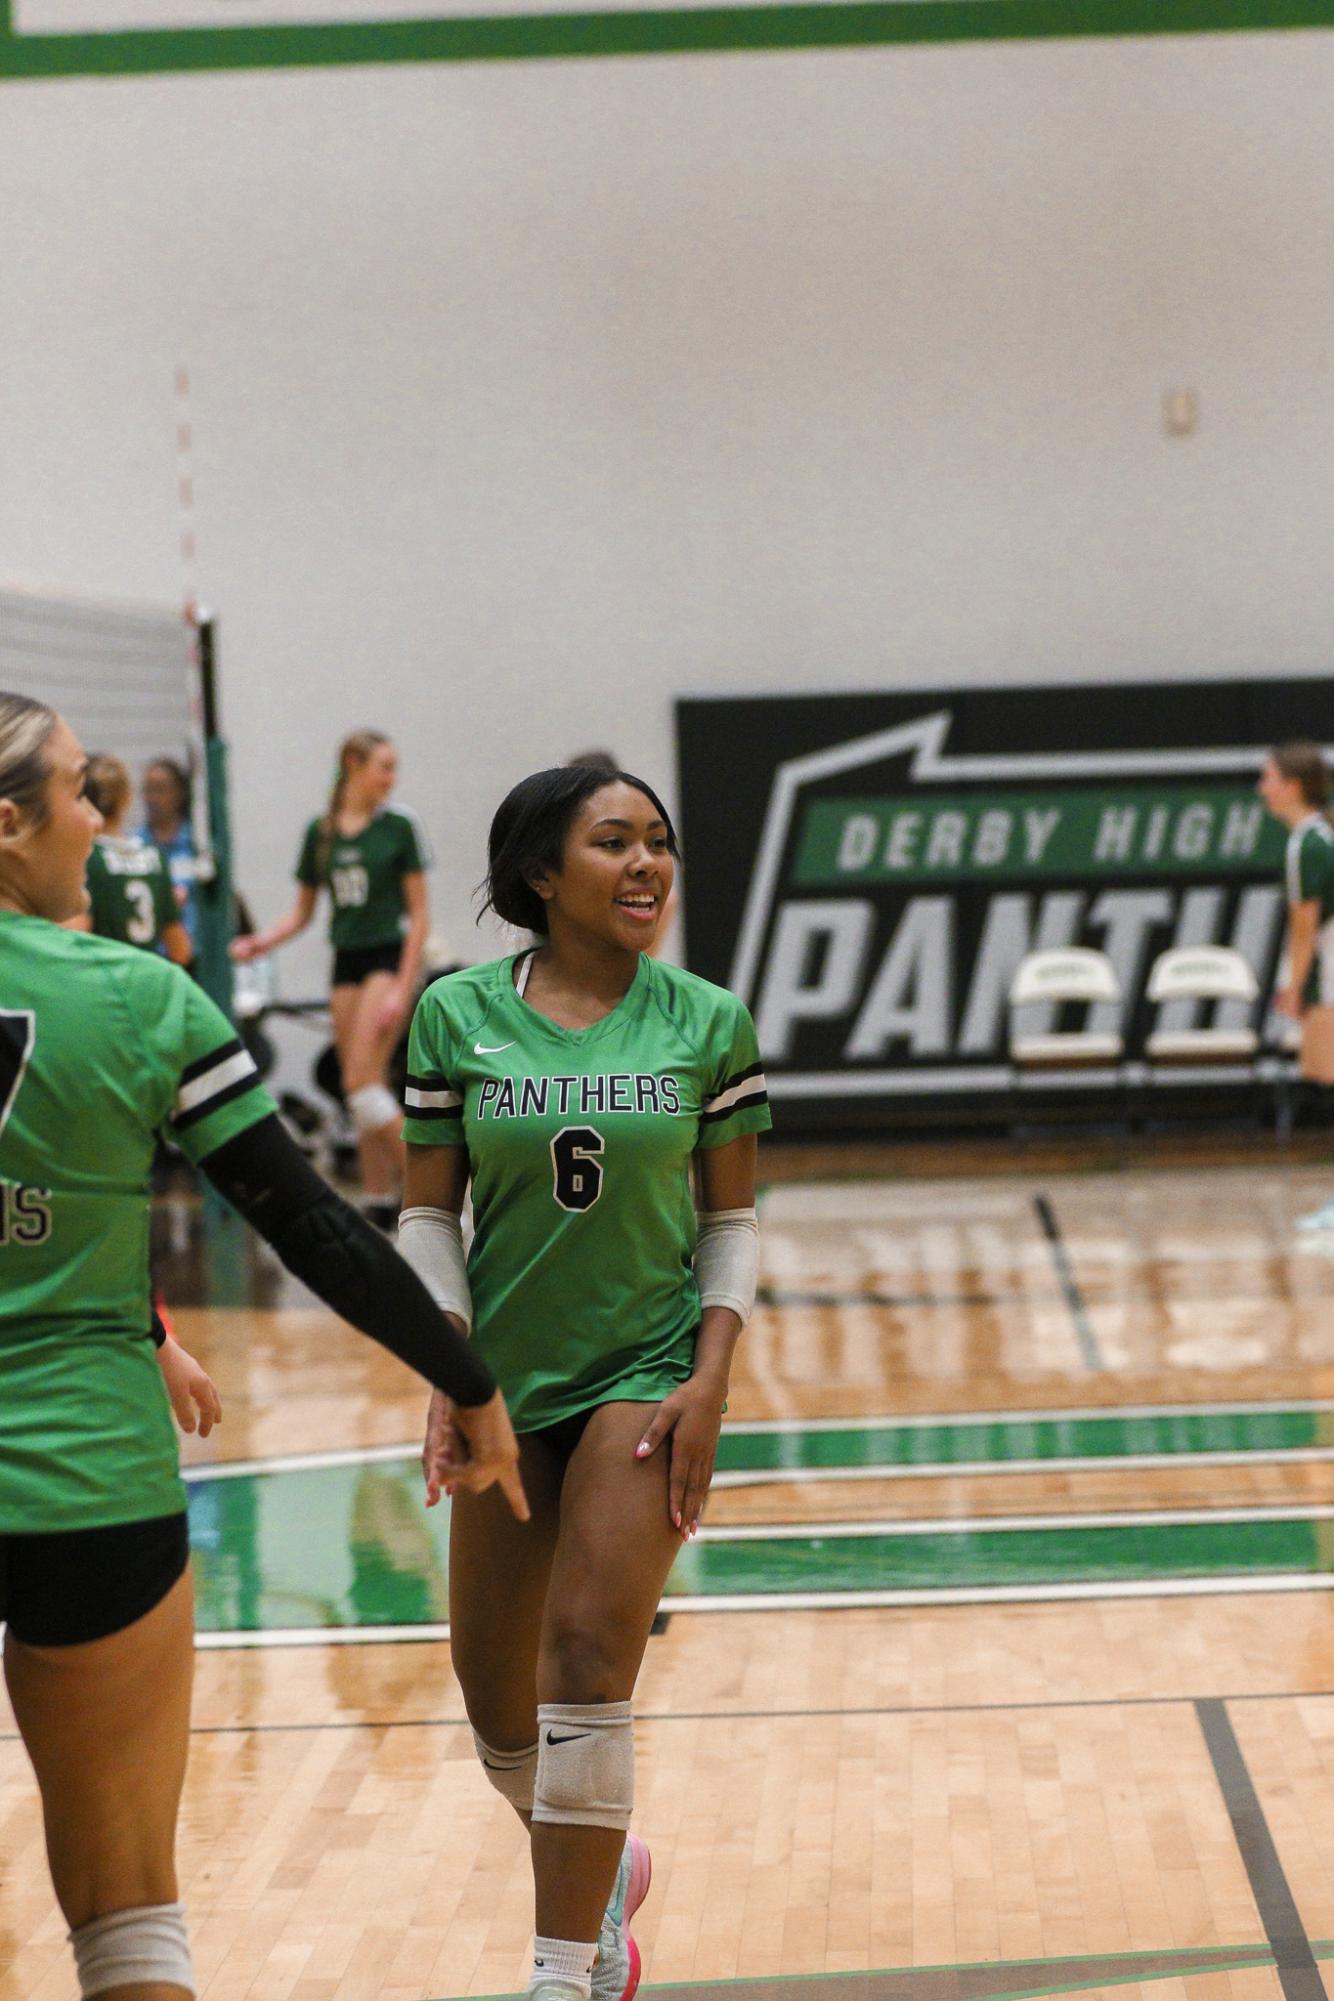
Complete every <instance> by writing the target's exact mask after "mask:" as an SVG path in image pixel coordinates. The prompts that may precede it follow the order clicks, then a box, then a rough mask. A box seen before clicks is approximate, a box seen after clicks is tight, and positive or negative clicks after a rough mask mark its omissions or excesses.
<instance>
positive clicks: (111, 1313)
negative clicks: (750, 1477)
mask: <svg viewBox="0 0 1334 2001" xmlns="http://www.w3.org/2000/svg"><path fill="white" fill-rule="evenodd" d="M86 763H87V760H86V759H85V758H84V756H83V754H82V752H81V750H80V748H79V745H78V743H77V741H76V739H75V737H74V735H73V733H72V732H71V731H70V729H69V728H68V726H67V725H66V724H65V723H64V722H62V721H61V720H60V719H59V718H58V717H56V716H55V715H54V714H53V713H52V712H51V711H50V710H49V709H47V708H45V707H44V706H42V705H41V704H39V703H36V702H32V701H29V700H27V699H25V698H24V697H22V696H14V695H0V1620H4V1621H5V1622H6V1631H5V1645H4V1666H5V1679H6V1683H7V1686H8V1689H9V1694H10V1698H11V1701H12V1703H13V1707H14V1713H15V1716H16V1718H17V1720H18V1725H19V1729H20V1731H21V1733H22V1736H23V1741H24V1744H25V1745H26V1747H27V1750H28V1753H29V1756H30V1757H31V1759H32V1762H33V1766H34V1769H35V1771H36V1774H37V1779H38V1783H39V1786H40V1789H41V1795H42V1808H43V1815H44V1820H45V1828H46V1840H47V1852H48V1855H49V1858H50V1864H51V1873H52V1878H53V1881H54V1883H55V1888H56V1894H57V1896H58V1898H59V1901H60V1905H61V1909H62V1910H63V1911H64V1913H65V1916H66V1918H67V1920H68V1922H69V1924H70V1926H71V1943H72V1944H73V1946H74V1951H75V1959H76V1964H77V1967H78V1972H79V1980H80V1988H81V1992H82V1993H83V1994H84V1995H86V1996H91V1995H96V1994H106V1993H115V1994H116V1995H117V1996H118V1997H119V2001H181V1997H183V1996H190V1995H193V1993H194V1991H195V1988H194V1979H193V1974H192V1972H191V1967H190V1955H189V1948H188V1943H187V1940H186V1933H185V1922H184V1914H183V1911H182V1909H181V1906H180V1904H179V1903H178V1902H177V1901H176V1892H177V1886H176V1873H175V1862H174V1854H173V1850H174V1835H175V1825H176V1812H177V1807H178V1803H179V1798H180V1790H181V1783H182V1779H183V1776H184V1771H185V1757H186V1749H187V1743H188V1732H189V1706H190V1675H191V1665H192V1659H193V1634H192V1617H191V1593H190V1582H189V1573H188V1547H187V1540H186V1533H185V1512H184V1510H185V1496H184V1490H183V1488H182V1486H181V1482H180V1477H179V1473H178V1470H177V1462H176V1447H175V1439H174V1435H173V1433H172V1429H171V1421H170V1415H169V1410H168V1404H167V1398H166V1395H165V1392H164V1390H163V1387H162V1381H161V1378H160V1376H159V1374H158V1370H157V1366H156V1364H155V1362H154V1360H153V1350H152V1344H151V1342H150V1340H149V1338H148V1334H147V1328H148V1319H149V1315H148V1258H147V1249H148V1173H149V1165H150V1161H151V1157H152V1151H153V1146H154V1142H155V1136H156V1133H157V1131H158V1129H159V1128H160V1127H163V1126H166V1127H168V1128H169V1129H170V1131H171V1133H172V1136H173V1138H174V1139H175V1140H176V1141H177V1142H178V1144H179V1145H180V1146H181V1147H182V1148H183V1150H184V1151H185V1152H186V1153H187V1154H189V1156H190V1157H191V1158H192V1159H194V1160H195V1161H197V1162H198V1163H199V1164H200V1165H202V1167H203V1168H204V1171H205V1172H206V1173H207V1174H208V1175H209V1177H210V1179H211V1180H212V1181H213V1183H214V1185H215V1186H216V1187H218V1188H219V1189H220V1190H221V1191H222V1193H223V1194H224V1195H226V1196H227V1197H228V1199H229V1200H231V1201H232V1202H233V1203H234V1204H235V1206H236V1207H237V1208H238V1209H239V1210H240V1211H241V1213H242V1214H243V1215H245V1216H246V1217H247V1218H248V1219H249V1220H250V1221H251V1222H252V1223H253V1224H254V1225H255V1227H256V1228H257V1229H259V1230H260V1231H261V1233H262V1234H263V1235H264V1236H266V1237H267V1239H268V1240H269V1242H270V1243H272V1244H273V1246H274V1248H275V1249H276V1250H277V1251H278V1253H279V1255H280V1256H281V1257H282V1258H283V1260H284V1262H285V1263H286V1264H287V1265H288V1267H289V1269H291V1270H293V1271H294V1272H296V1273H297V1275H298V1276H300V1277H302V1278H304V1279H306V1281H307V1282H308V1283H309V1284H311V1285H312V1287H313V1288H314V1290H315V1291H317V1292H318V1293H319V1294H320V1296H321V1297H322V1298H324V1299H325V1300H326V1301H327V1302H328V1303H329V1304H331V1305H332V1306H334V1307H335V1309H336V1310H338V1311H339V1312H341V1313H343V1314H344V1315H345V1316H346V1317H347V1318H349V1319H351V1320H353V1321H354V1323H355V1324H357V1325H359V1326H361V1327H362V1328H363V1329H364V1330H365V1331H366V1332H368V1333H371V1334H373V1335H374V1336H375V1337H376V1338H377V1339H379V1340H381V1341H383V1342H384V1344H385V1345H386V1346H387V1347H389V1348H390V1349H391V1350H392V1351H393V1352H394V1353H396V1354H398V1355H399V1356H401V1357H402V1359H404V1360H405V1361H407V1362H409V1363H410V1364H412V1365H413V1366H415V1367H416V1368H417V1369H418V1370H419V1372H420V1373H421V1374H422V1375H424V1376H425V1377H426V1378H427V1379H428V1380H429V1381H432V1382H434V1383H436V1384H437V1385H438V1386H440V1387H442V1388H446V1389H448V1390H449V1391H450V1393H451V1395H452V1396H455V1397H457V1396H462V1397H463V1399H464V1401H465V1405H466V1408H465V1409H464V1410H463V1411H462V1412H456V1414H455V1416H456V1422H458V1423H459V1424H460V1425H461V1437H462V1439H463V1440H464V1441H465V1446H464V1447H463V1448H461V1449H459V1450H458V1451H456V1457H457V1458H458V1459H459V1461H460V1467H459V1470H458V1472H457V1474H456V1476H455V1477H458V1478H459V1479H461V1481H462V1483H463V1484H464V1486H476V1487H478V1488H482V1487H484V1486H486V1485H488V1484H490V1483H491V1482H493V1481H498V1482H499V1483H500V1484H501V1487H502V1489H503V1491H505V1492H506V1493H507V1495H508V1496H509V1499H510V1501H511V1503H512V1505H513V1506H514V1507H515V1508H516V1510H517V1511H519V1512H520V1513H523V1512H525V1504H524V1501H523V1496H522V1490H521V1487H520V1485H519V1482H518V1476H517V1473H516V1471H515V1460H516V1458H517V1448H516V1447H515V1445H514V1441H513V1435H512V1432H511V1431H510V1427H509V1420H508V1417H507V1415H506V1413H505V1409H504V1404H503V1400H502V1399H501V1398H500V1396H499V1394H498V1393H497V1392H496V1390H495V1384H494V1378H493V1377H492V1375H491V1373H490V1371H489V1370H488V1369H487V1367H486V1365H485V1363H484V1362H482V1361H481V1359H480V1357H479V1355H478V1353H477V1351H476V1349H474V1348H471V1347H470V1346H469V1345H468V1344H467V1343H465V1342H463V1341H461V1340H460V1339H459V1337H458V1335H457V1333H456V1332H455V1331H454V1330H453V1329H452V1328H451V1327H450V1326H449V1324H448V1322H447V1321H446V1320H445V1318H444V1317H443V1316H442V1315H441V1314H440V1312H439V1310H438V1309H437V1308H436V1307H435V1306H434V1305H433V1304H432V1302H431V1300H430V1298H429V1296H428V1295H427V1293H426V1292H425V1291H424V1289H423V1288H422V1286H421V1284H420V1282H419V1281H418V1280H417V1279H416V1278H415V1277H414V1276H413V1274H412V1273H411V1272H410V1271H409V1270H408V1268H407V1266H406V1265H404V1264H403V1262H402V1260H401V1259H400V1258H398V1257H397V1256H396V1254H395V1253H394V1252H393V1251H392V1250H391V1249H390V1248H389V1246H388V1245H387V1244H386V1243H385V1242H384V1240H383V1238H382V1237H380V1236H379V1235H378V1234H377V1232H375V1231H374V1230H372V1229H371V1228H370V1226H369V1225H368V1224H367V1223H365V1222H364V1221H363V1220H362V1219H361V1218H360V1217H359V1216H357V1214H356V1213H355V1211H353V1210H351V1209H349V1208H348V1206H347V1205H346V1204H345V1203H342V1202H340V1201H339V1200H338V1198H337V1197H336V1196H335V1195H334V1194H333V1192H332V1190H331V1189H329V1188H328V1187H327V1186H326V1184H325V1183H324V1182H323V1181H321V1179H320V1177H319V1176H318V1175H316V1174H314V1173H313V1172H312V1170H311V1169H310V1168H309V1167H308V1165H307V1164H306V1162H305V1160H304V1159H303V1158H302V1156H301V1154H300V1153H299V1152H298V1151H297V1149H296V1147H295V1146H294V1145H293V1144H292V1142H291V1141H290V1140H289V1139H288V1137H287V1134H286V1132H285V1131H284V1129H283V1127H282V1125H281V1123H280V1122H279V1120H278V1119H277V1117H276V1115H275V1114H274V1111H273V1107H272V1103H271V1101H270V1099H269V1098H268V1095H267V1093H266V1092H265V1091H264V1089H263V1087H262V1085H261V1084H260V1082H259V1078H258V1076H257V1074H256V1072H255V1068H254V1064H253V1063H252V1062H251V1059H250V1057H249V1056H248V1055H247V1054H246V1052H245V1050H244V1049H243V1048H242V1047H241V1045H240V1043H239V1042H238V1041H237V1039H236V1037H235V1035H234V1033H233V1031H232V1028H231V1025H230V1023H229V1022H228V1021H227V1020H226V1018H225V1017H224V1016H223V1015H222V1014H220V1013H219V1012H218V1010H217V1009H216V1008H215V1007H214V1006H213V1004H212V1002H211V1001H209V1000H208V999H207V997H206V996H205V995H204V994H203V993H201V992H200V990H199V989H198V988H197V987H196V986H195V985H194V983H193V982H192V981H190V980H188V979H186V978H184V977H183V975H182V974H181V973H180V972H179V970H177V969H176V968H175V967H172V966H169V965H168V964H167V963H166V962H165V961H164V960H163V959H161V958H159V957H158V956H157V955H156V954H155V953H151V952H142V951H137V950H135V949H134V948H133V947H130V946H126V945H122V944H119V943H117V942H114V941H112V940H109V939H104V938H94V937H89V936H86V935H81V934H78V933H73V932H70V931H68V930H67V929H65V928H64V920H66V919H67V918H69V917H71V916H73V915H75V914H76V913H77V912H78V911H79V910H80V908H81V907H82V906H83V904H84V900H85V895H86V892H85V889H84V871H85V867H86V864H87V859H88V852H89V849H90V847H91V845H92V842H93V837H94V835H95V834H96V832H97V829H98V827H99V826H100V824H101V823H100V820H99V818H98V815H97V813H96V810H95V809H94V808H93V807H92V806H91V805H90V804H89V802H88V801H87V799H86V798H85V797H84V796H83V784H84V773H85V769H86Z"/></svg>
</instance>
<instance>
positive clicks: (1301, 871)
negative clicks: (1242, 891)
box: [1284, 813, 1334, 1007]
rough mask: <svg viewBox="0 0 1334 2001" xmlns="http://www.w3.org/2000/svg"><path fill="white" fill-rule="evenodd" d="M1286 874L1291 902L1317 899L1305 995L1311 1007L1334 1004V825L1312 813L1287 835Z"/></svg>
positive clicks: (1312, 901) (1305, 901) (1315, 900)
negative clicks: (1312, 955)
mask: <svg viewBox="0 0 1334 2001" xmlns="http://www.w3.org/2000/svg"><path fill="white" fill-rule="evenodd" d="M1284 875H1285V879H1286V888H1287V893H1288V902H1289V903H1318V904H1319V906H1320V918H1319V923H1318V926H1317V929H1316V942H1315V956H1314V957H1313V958H1312V960H1311V970H1310V973H1309V975H1308V976H1307V981H1306V990H1305V993H1304V995H1303V998H1304V999H1305V1001H1306V1003H1307V1005H1308V1006H1309V1007H1330V1006H1334V827H1332V826H1331V825H1330V823H1329V821H1328V820H1327V819H1326V818H1325V815H1324V814H1323V813H1310V814H1308V815H1307V817H1306V818H1305V819H1304V820H1301V821H1299V822H1298V824H1297V825H1296V826H1295V827H1294V828H1293V830H1292V832H1291V833H1290V834H1289V836H1288V847H1287V855H1286V858H1285V868H1284Z"/></svg>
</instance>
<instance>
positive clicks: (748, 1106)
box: [699, 1063, 769, 1126]
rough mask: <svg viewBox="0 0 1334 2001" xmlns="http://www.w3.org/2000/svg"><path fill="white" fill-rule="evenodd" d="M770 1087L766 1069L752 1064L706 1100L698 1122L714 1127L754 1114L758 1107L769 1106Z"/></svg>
mask: <svg viewBox="0 0 1334 2001" xmlns="http://www.w3.org/2000/svg"><path fill="white" fill-rule="evenodd" d="M768 1102H769V1087H768V1084H767V1083H766V1081H765V1076H764V1065H763V1064H762V1063H752V1064H751V1066H750V1068H749V1069H748V1070H738V1071H736V1072H735V1074H734V1075H732V1076H731V1077H727V1078H725V1079H724V1080H723V1082H722V1083H721V1084H720V1085H719V1087H718V1089H717V1090H716V1091H715V1092H714V1094H713V1096H712V1097H711V1098H706V1099H705V1100H704V1103H703V1105H702V1106H701V1108H700V1115H699V1122H700V1124H701V1125H702V1126H707V1125H713V1124H716V1122H717V1121H718V1120H719V1119H730V1118H731V1116H732V1114H733V1113H734V1112H750V1111H754V1109H755V1107H756V1106H757V1105H767V1104H768Z"/></svg>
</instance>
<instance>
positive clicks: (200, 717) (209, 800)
mask: <svg viewBox="0 0 1334 2001" xmlns="http://www.w3.org/2000/svg"><path fill="white" fill-rule="evenodd" d="M186 624H187V627H188V630H189V635H190V642H191V643H190V652H191V656H192V662H191V664H192V668H193V673H192V677H191V678H192V683H193V685H192V688H191V700H190V763H191V767H192V770H193V774H194V787H193V794H192V805H191V812H192V817H193V827H192V830H191V831H192V832H193V835H194V845H195V974H196V977H197V978H198V981H199V984H200V986H201V987H203V989H204V991H205V993H206V994H208V996H209V998H210V999H211V1000H214V1001H216V1002H217V1004H218V1006H219V1007H220V1008H221V1009H222V1010H223V1013H224V1014H226V1015H227V1016H228V1017H230V1016H231V1013H232V962H231V956H230V953H229V951H228V947H229V945H230V944H231V939H232V930H233V925H232V841H231V819H230V815H229V812H228V807H227V744H226V741H225V739H224V737H223V734H222V721H221V712H220V708H219V701H218V622H217V620H216V618H215V617H214V616H213V614H212V613H211V612H207V611H204V610H202V609H201V610H195V609H194V607H192V606H190V607H187V610H186Z"/></svg>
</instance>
